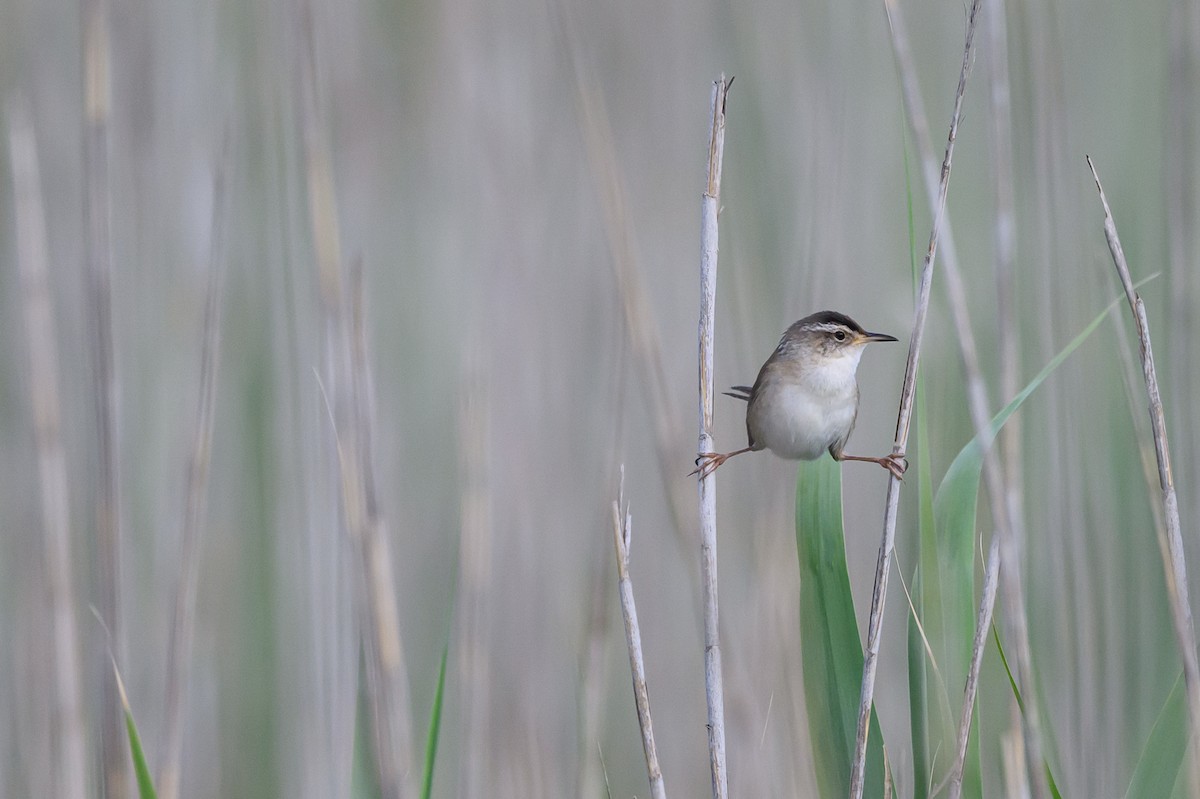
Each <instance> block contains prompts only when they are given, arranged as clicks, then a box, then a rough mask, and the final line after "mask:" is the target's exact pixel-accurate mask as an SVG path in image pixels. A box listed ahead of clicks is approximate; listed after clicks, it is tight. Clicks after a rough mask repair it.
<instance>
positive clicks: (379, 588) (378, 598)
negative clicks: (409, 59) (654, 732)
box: [298, 2, 415, 799]
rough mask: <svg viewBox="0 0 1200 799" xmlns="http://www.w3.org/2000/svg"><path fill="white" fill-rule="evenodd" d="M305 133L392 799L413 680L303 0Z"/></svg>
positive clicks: (401, 791) (380, 772) (374, 712)
mask: <svg viewBox="0 0 1200 799" xmlns="http://www.w3.org/2000/svg"><path fill="white" fill-rule="evenodd" d="M299 16H300V19H299V20H298V33H299V35H300V37H301V44H300V48H299V49H300V56H301V57H300V70H299V71H300V85H299V88H300V94H301V102H300V106H301V129H302V131H301V132H302V138H303V146H304V154H305V163H306V166H307V168H308V173H307V176H306V177H307V181H308V205H309V222H310V225H311V235H312V242H313V252H314V257H315V261H316V268H317V278H318V283H319V286H320V298H321V306H322V316H323V319H324V327H325V346H326V349H327V362H326V367H327V369H328V370H329V380H328V381H327V385H328V386H329V390H330V391H331V392H333V396H332V398H331V400H332V404H333V414H334V427H335V436H336V454H337V460H338V468H339V473H340V475H341V486H342V505H343V513H344V515H345V524H346V530H347V532H348V533H349V535H350V540H351V542H352V545H353V548H354V552H355V555H356V556H357V562H358V566H359V568H360V571H359V578H360V579H359V580H358V581H357V584H356V590H357V596H358V610H359V614H360V618H361V631H362V636H363V638H362V645H363V653H364V657H365V660H366V663H365V665H366V669H365V671H366V677H367V680H366V689H367V698H368V702H367V703H368V706H369V707H370V712H371V728H372V734H373V738H374V753H375V764H374V765H375V767H376V776H377V778H378V780H379V788H380V792H381V794H382V795H383V796H384V797H387V798H388V799H394V798H396V797H403V796H410V795H412V794H413V793H414V792H415V784H414V783H413V770H412V768H411V764H412V762H413V757H412V742H411V739H410V736H411V729H412V726H411V721H410V718H409V713H410V709H409V701H408V676H407V673H406V669H405V661H404V650H403V643H402V641H401V637H400V628H399V619H398V611H397V608H396V589H395V579H394V576H393V574H392V559H391V552H390V545H389V541H388V536H387V528H386V523H385V521H384V519H383V516H382V514H381V512H380V511H379V508H378V504H377V502H376V496H375V479H374V463H373V461H372V459H371V452H370V442H371V418H370V417H371V414H370V398H369V391H370V389H369V385H370V383H369V376H368V374H367V365H366V363H367V358H366V333H365V323H364V321H363V310H362V296H361V294H362V286H361V274H360V273H359V271H358V267H357V265H356V269H355V271H354V273H353V274H352V276H351V280H352V283H353V285H352V287H351V291H350V292H349V295H350V296H349V298H348V297H347V292H346V290H345V275H344V271H345V270H344V267H343V263H342V255H341V237H340V233H339V229H338V221H337V201H336V193H335V191H334V177H333V166H332V159H331V156H330V150H329V146H328V142H327V141H326V139H325V136H324V134H323V131H322V129H321V125H320V123H319V112H318V107H319V103H318V98H317V70H316V57H317V53H316V36H315V30H314V27H313V20H312V8H311V6H310V5H309V4H308V3H306V2H305V3H301V4H300V8H299Z"/></svg>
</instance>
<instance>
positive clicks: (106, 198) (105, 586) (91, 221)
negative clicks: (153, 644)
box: [80, 0, 130, 799]
mask: <svg viewBox="0 0 1200 799" xmlns="http://www.w3.org/2000/svg"><path fill="white" fill-rule="evenodd" d="M80 8H81V11H82V16H83V19H82V27H83V84H84V92H83V103H84V113H83V124H84V136H83V139H84V144H83V147H84V152H83V171H84V184H85V189H84V216H85V218H86V225H87V296H88V305H89V307H90V310H91V319H90V320H89V321H90V325H91V328H92V330H91V339H92V344H91V347H92V354H91V355H92V381H93V385H94V388H93V391H92V397H93V400H94V402H95V410H96V436H97V451H98V465H97V472H96V474H97V480H98V485H97V488H96V496H95V514H96V516H95V535H96V563H97V568H96V571H97V575H96V580H95V588H94V592H95V605H96V607H97V608H98V609H99V611H100V614H101V617H102V618H103V619H104V623H105V624H106V625H107V626H108V629H109V631H110V633H111V635H112V639H113V648H114V649H115V650H116V651H117V652H120V650H121V647H122V643H123V639H122V633H123V625H122V624H121V618H120V593H121V592H120V584H121V567H120V564H121V516H120V483H119V458H120V455H119V453H118V451H117V374H116V365H115V356H114V352H113V330H112V249H111V243H110V227H111V224H112V218H111V203H110V199H111V197H110V187H109V179H108V124H109V114H110V85H109V83H110V81H109V57H110V51H109V33H108V3H107V2H106V0H83V2H82V4H81V7H80ZM99 668H101V669H104V670H107V667H106V665H105V664H103V661H101V662H100V664H99ZM101 684H102V685H103V688H102V689H101V691H102V698H101V703H102V704H101V709H100V747H101V750H102V755H101V760H102V768H103V772H104V795H105V796H106V797H107V799H124V797H125V796H127V795H128V793H129V787H130V765H129V756H128V753H127V752H126V745H125V729H124V721H123V716H122V714H121V702H120V698H119V697H118V696H117V691H116V687H115V686H114V685H113V682H112V680H109V679H107V678H105V679H103V680H102V683H101Z"/></svg>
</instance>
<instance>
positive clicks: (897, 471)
mask: <svg viewBox="0 0 1200 799" xmlns="http://www.w3.org/2000/svg"><path fill="white" fill-rule="evenodd" d="M878 463H879V465H880V466H882V467H883V468H885V469H887V470H888V471H889V472H891V473H892V477H895V478H896V479H897V480H903V479H904V473H905V472H907V471H908V458H906V457H904V456H903V455H901V454H897V453H895V452H893V453H892V454H890V455H884V456H883V457H882V458H880V459H879V460H878Z"/></svg>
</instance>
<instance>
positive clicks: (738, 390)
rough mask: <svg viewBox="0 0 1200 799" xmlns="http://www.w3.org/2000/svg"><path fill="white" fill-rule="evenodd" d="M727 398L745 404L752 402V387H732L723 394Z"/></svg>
mask: <svg viewBox="0 0 1200 799" xmlns="http://www.w3.org/2000/svg"><path fill="white" fill-rule="evenodd" d="M722 393H724V394H725V396H727V397H733V398H734V399H740V400H742V401H743V402H749V401H750V386H730V387H729V391H725V392H722Z"/></svg>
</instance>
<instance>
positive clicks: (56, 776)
mask: <svg viewBox="0 0 1200 799" xmlns="http://www.w3.org/2000/svg"><path fill="white" fill-rule="evenodd" d="M8 116H9V119H10V126H9V157H10V159H11V163H12V176H13V193H14V198H13V205H14V210H15V213H16V234H17V267H18V269H19V270H20V275H21V294H22V297H23V303H22V306H23V308H24V311H25V331H26V338H27V341H26V344H27V345H28V347H29V398H30V403H31V409H32V411H33V435H34V442H35V445H36V447H37V458H38V479H39V485H40V487H41V499H42V525H43V530H42V541H43V545H44V546H45V552H44V568H45V573H46V588H47V595H48V601H49V607H50V628H51V629H50V637H51V641H52V644H53V650H52V651H53V655H52V663H51V669H52V671H53V675H52V685H53V686H54V688H53V691H52V692H51V696H52V698H51V701H52V703H53V708H54V709H53V711H52V712H51V714H50V717H51V719H52V724H53V729H52V734H51V740H53V741H55V742H56V745H55V746H54V747H53V749H54V751H53V753H52V758H53V759H52V760H51V763H52V764H53V768H52V770H51V776H52V780H53V782H54V783H55V784H54V794H55V795H56V796H62V797H67V799H83V797H84V796H86V795H87V793H86V791H87V755H86V743H85V742H86V731H85V729H84V717H83V688H82V684H81V676H80V666H79V638H78V630H79V623H78V619H77V618H76V614H75V588H74V586H75V581H74V578H73V577H72V575H71V571H72V570H71V514H70V492H69V491H68V489H67V457H66V452H65V450H64V449H63V441H62V409H61V402H60V399H59V398H60V394H59V386H58V342H57V337H56V336H55V333H54V309H53V307H52V306H53V303H52V299H51V296H50V277H49V260H50V259H49V254H48V252H47V238H46V217H45V209H44V206H43V204H42V186H41V177H40V170H39V168H38V155H37V142H36V139H35V135H34V131H33V123H32V121H31V120H30V118H29V113H28V111H27V109H26V108H25V107H24V105H23V104H21V103H20V102H16V103H13V104H12V106H11V107H10V109H9V115H8Z"/></svg>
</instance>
